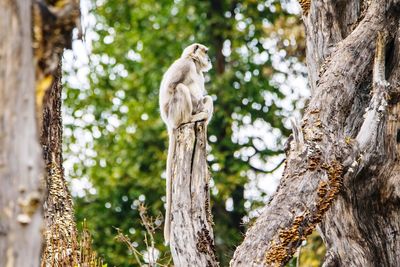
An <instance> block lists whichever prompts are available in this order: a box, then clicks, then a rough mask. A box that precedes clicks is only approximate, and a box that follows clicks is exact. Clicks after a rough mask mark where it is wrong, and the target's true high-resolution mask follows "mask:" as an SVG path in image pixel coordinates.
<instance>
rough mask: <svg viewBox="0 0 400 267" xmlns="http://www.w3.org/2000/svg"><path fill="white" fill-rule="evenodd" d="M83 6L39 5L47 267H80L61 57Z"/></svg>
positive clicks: (73, 0)
mask: <svg viewBox="0 0 400 267" xmlns="http://www.w3.org/2000/svg"><path fill="white" fill-rule="evenodd" d="M79 19H80V13H79V0H67V1H53V2H51V3H50V2H48V1H41V0H36V1H34V5H33V22H34V25H33V33H34V36H33V41H34V45H33V47H34V52H35V60H36V62H37V65H36V78H37V97H38V109H37V112H38V114H39V122H40V126H41V137H40V142H41V145H42V148H43V157H44V160H45V164H46V176H45V178H46V179H45V180H46V189H47V190H46V196H45V197H46V199H45V205H44V218H45V221H44V222H45V229H44V239H45V240H44V241H45V242H44V245H43V251H42V264H41V266H76V265H79V264H80V262H79V254H78V253H79V252H78V244H77V234H76V225H75V221H74V212H73V206H72V200H71V196H70V193H69V190H68V187H67V184H66V181H65V177H64V169H63V167H62V119H61V90H62V85H61V73H62V71H61V56H62V53H63V51H64V49H65V48H70V47H71V43H72V30H73V29H74V28H75V27H77V26H78V27H79Z"/></svg>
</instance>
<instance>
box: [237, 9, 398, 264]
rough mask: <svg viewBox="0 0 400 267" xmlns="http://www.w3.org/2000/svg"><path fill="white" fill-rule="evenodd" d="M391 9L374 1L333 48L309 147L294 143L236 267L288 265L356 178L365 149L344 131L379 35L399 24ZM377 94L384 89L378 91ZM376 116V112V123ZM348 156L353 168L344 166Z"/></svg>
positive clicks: (316, 100) (313, 106) (306, 132)
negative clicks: (349, 181) (348, 139)
mask: <svg viewBox="0 0 400 267" xmlns="http://www.w3.org/2000/svg"><path fill="white" fill-rule="evenodd" d="M313 2H314V1H313ZM315 2H317V1H315ZM388 10H389V9H388V6H385V5H381V4H380V3H379V2H378V1H377V2H374V3H373V4H371V6H370V8H369V10H368V13H367V14H366V16H365V18H364V19H363V20H362V21H361V22H360V24H359V26H358V27H357V28H356V29H355V30H354V31H353V32H352V33H351V34H350V35H349V36H348V37H347V38H346V39H345V40H343V41H342V42H341V43H339V44H338V45H337V47H336V48H335V49H334V50H333V51H334V52H333V53H332V55H331V60H330V61H329V62H327V66H326V71H325V72H324V73H322V76H321V78H320V80H319V82H318V85H317V88H316V90H315V91H314V94H313V97H312V99H311V101H310V105H309V108H308V109H307V111H306V113H305V116H304V118H303V121H302V125H301V129H302V132H303V136H304V148H303V150H300V151H299V150H297V149H295V148H296V146H295V144H294V143H292V145H291V146H290V151H289V154H288V158H287V165H286V168H285V171H284V173H283V177H282V180H281V183H280V186H279V188H278V191H277V192H276V194H275V195H274V197H273V199H272V200H271V202H270V203H269V205H268V206H267V207H266V208H265V210H264V211H263V213H262V214H261V215H260V217H259V218H258V219H257V221H256V223H255V224H254V225H253V226H252V227H251V228H250V229H249V230H248V231H247V233H246V237H245V240H244V241H243V243H242V244H241V245H240V246H239V247H238V249H237V250H236V251H235V254H234V258H233V259H232V261H231V266H265V265H267V266H282V265H284V264H285V263H287V262H288V260H289V259H290V258H291V257H292V255H293V253H294V252H295V251H296V248H297V247H298V246H299V245H300V244H301V242H302V240H304V239H305V238H306V237H307V235H309V234H310V233H311V232H312V231H313V230H314V229H315V227H316V225H317V224H318V223H320V222H321V220H322V218H323V217H324V215H325V213H326V212H327V210H328V209H329V208H330V207H331V206H332V203H333V202H334V200H335V198H336V197H337V195H338V194H339V191H340V189H341V186H342V183H343V179H344V178H345V177H346V179H351V178H352V177H354V176H355V173H354V172H352V171H350V172H348V170H350V166H351V165H352V162H353V163H354V161H356V159H357V160H358V159H359V157H358V155H360V154H359V153H355V151H360V150H359V148H360V146H359V145H357V142H355V143H354V142H346V138H345V135H344V131H343V129H344V125H345V123H346V118H347V115H348V113H349V112H350V110H351V108H352V104H353V99H354V96H355V94H356V90H357V88H358V86H359V84H360V83H361V82H363V81H364V79H365V77H366V76H368V73H369V72H370V66H371V63H372V60H373V54H374V53H373V49H374V47H375V44H376V42H375V37H376V33H377V32H378V31H382V30H383V28H384V27H385V25H390V27H393V28H391V29H389V30H393V29H395V28H396V27H397V18H396V16H392V15H390V14H388V13H387V11H388ZM386 22H388V23H386ZM394 22H396V23H394ZM378 47H379V45H378ZM378 58H379V57H378ZM377 64H378V62H377ZM377 92H380V90H374V93H377ZM377 94H378V95H379V96H377V97H375V98H374V97H373V98H372V101H371V106H372V107H373V108H372V109H373V110H375V111H376V110H377V109H378V110H379V107H380V106H381V105H382V103H383V102H382V96H381V94H380V93H377ZM376 103H378V104H376ZM377 114H378V113H377V112H375V113H373V115H374V116H372V117H371V118H372V121H373V119H376V118H377ZM368 117H369V114H367V118H368ZM364 125H369V126H368V127H371V121H370V120H369V119H368V120H365V121H364ZM365 127H367V126H365ZM373 138H374V137H373V136H372V137H369V139H368V142H370V141H371V139H373ZM292 142H294V141H292ZM362 147H363V146H361V148H362ZM348 159H351V160H348ZM347 160H348V162H350V163H351V164H350V165H349V166H346V165H345V164H344V163H345V161H347Z"/></svg>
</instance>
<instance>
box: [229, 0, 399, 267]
mask: <svg viewBox="0 0 400 267" xmlns="http://www.w3.org/2000/svg"><path fill="white" fill-rule="evenodd" d="M300 2H302V4H303V7H304V8H306V9H307V10H306V11H309V12H304V15H303V18H304V21H305V26H306V31H307V64H308V71H309V79H310V85H311V88H312V98H311V100H310V104H309V107H308V108H307V110H306V112H305V115H304V118H303V120H302V123H301V127H299V128H298V129H295V130H296V131H294V132H295V133H296V134H294V141H292V142H291V145H290V151H288V155H287V161H286V168H285V171H284V174H283V177H282V180H281V183H280V186H279V187H278V189H277V192H276V193H275V195H274V196H273V197H272V199H271V201H270V203H268V205H267V206H266V207H265V209H264V211H263V212H262V214H261V215H260V217H259V218H258V219H257V221H256V223H255V224H254V225H253V226H252V227H251V228H250V229H249V230H248V231H247V233H246V237H245V240H244V242H243V243H242V244H241V245H240V246H239V247H238V248H237V250H236V252H235V254H234V258H233V260H232V261H231V266H284V264H285V263H287V262H288V260H289V259H290V258H291V257H292V255H293V253H294V252H295V251H296V248H297V247H298V246H299V245H300V244H301V242H302V240H304V239H305V238H306V237H307V235H309V234H310V233H311V232H312V231H313V229H314V228H315V227H316V226H317V225H319V226H320V232H321V234H322V236H323V238H324V241H325V243H326V246H327V255H326V259H325V263H324V266H388V267H389V266H399V265H400V250H399V248H400V235H399V232H400V202H399V199H400V172H399V171H400V162H399V157H400V119H399V115H400V113H399V111H400V41H399V37H400V30H399V18H400V1H398V0H373V1H357V0H351V1H329V0H322V1H316V0H314V1H311V8H310V9H309V10H308V8H309V4H310V1H300ZM385 32H387V33H388V34H385ZM378 33H380V34H378ZM377 36H380V37H379V38H377ZM374 58H375V60H374ZM386 81H388V83H387V82H386Z"/></svg>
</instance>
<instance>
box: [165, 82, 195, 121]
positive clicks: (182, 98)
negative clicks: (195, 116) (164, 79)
mask: <svg viewBox="0 0 400 267" xmlns="http://www.w3.org/2000/svg"><path fill="white" fill-rule="evenodd" d="M192 111H193V106H192V100H191V97H190V91H189V88H187V86H186V85H184V84H182V83H180V84H178V85H177V86H176V87H175V90H174V93H173V96H172V98H171V100H170V103H169V112H168V120H169V121H170V124H171V125H172V126H173V128H175V129H176V128H178V127H179V126H180V125H181V124H183V123H187V122H190V121H191V117H192Z"/></svg>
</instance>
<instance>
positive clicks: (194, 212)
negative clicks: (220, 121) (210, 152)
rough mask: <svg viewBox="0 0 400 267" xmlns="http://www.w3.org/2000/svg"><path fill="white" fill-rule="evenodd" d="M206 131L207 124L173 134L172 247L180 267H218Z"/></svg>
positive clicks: (197, 123)
mask: <svg viewBox="0 0 400 267" xmlns="http://www.w3.org/2000/svg"><path fill="white" fill-rule="evenodd" d="M206 131H207V130H206V124H205V123H204V122H196V123H189V124H185V125H182V126H181V127H179V128H178V129H177V130H175V131H174V138H175V140H176V142H175V147H174V148H173V149H174V150H173V151H174V154H173V155H174V156H173V160H172V165H171V181H172V187H171V188H172V201H171V237H170V242H171V244H170V246H171V253H172V257H173V260H174V265H175V266H177V267H179V266H182V267H186V266H219V264H218V261H217V259H216V256H215V248H214V237H213V230H212V224H213V223H212V216H211V212H210V195H209V186H208V182H209V172H208V166H207V161H206V145H207V138H206Z"/></svg>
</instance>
